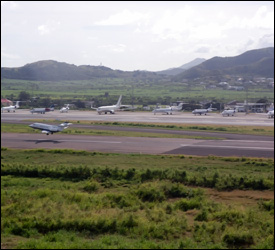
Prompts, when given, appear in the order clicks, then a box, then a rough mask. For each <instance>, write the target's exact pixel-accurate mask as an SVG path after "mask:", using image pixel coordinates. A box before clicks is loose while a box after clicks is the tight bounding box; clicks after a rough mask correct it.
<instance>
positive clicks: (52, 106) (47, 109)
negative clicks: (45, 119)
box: [30, 104, 54, 114]
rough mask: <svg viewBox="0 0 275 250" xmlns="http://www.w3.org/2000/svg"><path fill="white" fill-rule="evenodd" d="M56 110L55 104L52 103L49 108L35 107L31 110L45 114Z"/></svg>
mask: <svg viewBox="0 0 275 250" xmlns="http://www.w3.org/2000/svg"><path fill="white" fill-rule="evenodd" d="M49 111H54V104H53V105H51V107H49V108H33V109H31V110H30V112H31V113H32V114H33V113H39V114H45V113H46V112H49Z"/></svg>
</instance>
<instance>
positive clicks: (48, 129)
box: [29, 122, 72, 135]
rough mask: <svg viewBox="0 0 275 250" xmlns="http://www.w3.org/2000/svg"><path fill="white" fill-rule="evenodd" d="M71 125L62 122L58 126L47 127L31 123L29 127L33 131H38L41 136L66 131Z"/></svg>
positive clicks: (46, 125)
mask: <svg viewBox="0 0 275 250" xmlns="http://www.w3.org/2000/svg"><path fill="white" fill-rule="evenodd" d="M71 124H72V123H69V122H64V123H61V124H59V125H49V124H45V123H37V122H36V123H33V124H31V125H29V126H30V127H31V128H33V129H40V130H41V132H42V133H43V134H47V135H49V134H53V133H57V132H60V131H62V130H63V129H66V128H68V127H69V125H71Z"/></svg>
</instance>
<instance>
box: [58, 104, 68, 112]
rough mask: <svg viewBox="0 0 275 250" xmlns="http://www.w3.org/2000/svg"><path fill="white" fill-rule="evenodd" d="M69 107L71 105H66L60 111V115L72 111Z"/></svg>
mask: <svg viewBox="0 0 275 250" xmlns="http://www.w3.org/2000/svg"><path fill="white" fill-rule="evenodd" d="M69 106H70V104H65V107H63V108H61V109H60V113H64V112H66V113H68V110H69V109H70V108H69Z"/></svg>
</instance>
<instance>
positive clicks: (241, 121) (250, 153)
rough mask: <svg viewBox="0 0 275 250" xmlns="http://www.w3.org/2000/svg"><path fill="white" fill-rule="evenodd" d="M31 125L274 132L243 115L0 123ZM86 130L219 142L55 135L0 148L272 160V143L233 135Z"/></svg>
mask: <svg viewBox="0 0 275 250" xmlns="http://www.w3.org/2000/svg"><path fill="white" fill-rule="evenodd" d="M29 119H45V120H47V119H49V120H51V119H57V120H61V121H65V120H68V121H78V120H90V121H103V122H104V121H105V122H106V121H108V122H115V121H117V122H154V123H171V124H177V125H179V124H180V123H182V124H184V123H190V124H208V125H210V124H220V125H222V124H226V125H229V124H231V125H247V126H249V125H255V126H274V119H268V118H267V117H266V114H249V115H245V114H241V115H238V116H237V117H222V116H221V115H220V114H213V113H211V114H208V115H207V116H194V115H192V114H190V113H188V114H186V113H184V112H183V113H177V114H175V115H169V116H168V115H153V114H152V113H151V112H118V113H116V114H114V115H109V114H108V115H98V114H97V113H96V112H91V111H70V112H69V113H59V112H58V111H54V112H49V113H46V114H44V115H43V114H33V115H32V114H30V113H29V111H27V110H17V111H16V112H15V113H2V114H1V122H8V123H25V124H26V125H27V124H29V123H30V122H28V121H26V120H29ZM73 126H76V127H85V126H88V127H90V128H91V129H105V130H122V131H142V132H151V133H152V132H154V133H173V134H189V135H199V136H215V137H220V138H223V140H196V139H180V138H176V139H172V138H146V137H142V138H141V137H109V136H86V135H85V136H83V135H67V134H62V133H58V134H54V135H49V136H46V135H45V134H13V133H3V134H1V146H2V147H8V148H22V149H27V148H30V149H31V148H47V149H52V148H70V149H78V150H88V151H98V152H109V153H137V154H182V155H199V156H207V155H217V156H238V157H242V156H243V157H268V158H274V137H270V136H255V135H236V134H226V133H219V134H216V133H211V132H203V131H192V132H191V131H174V130H163V129H151V128H150V129H147V128H121V127H112V126H110V127H106V126H104V127H102V126H100V125H79V124H76V123H75V124H74V125H73Z"/></svg>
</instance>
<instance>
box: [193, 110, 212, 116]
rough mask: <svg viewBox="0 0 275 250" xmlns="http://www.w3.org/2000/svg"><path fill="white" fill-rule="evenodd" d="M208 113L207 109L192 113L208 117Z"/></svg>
mask: <svg viewBox="0 0 275 250" xmlns="http://www.w3.org/2000/svg"><path fill="white" fill-rule="evenodd" d="M206 113H208V110H207V109H195V110H193V111H192V114H194V115H197V114H199V115H203V114H204V115H206Z"/></svg>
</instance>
